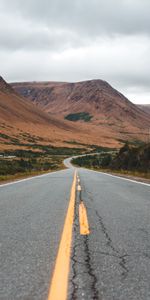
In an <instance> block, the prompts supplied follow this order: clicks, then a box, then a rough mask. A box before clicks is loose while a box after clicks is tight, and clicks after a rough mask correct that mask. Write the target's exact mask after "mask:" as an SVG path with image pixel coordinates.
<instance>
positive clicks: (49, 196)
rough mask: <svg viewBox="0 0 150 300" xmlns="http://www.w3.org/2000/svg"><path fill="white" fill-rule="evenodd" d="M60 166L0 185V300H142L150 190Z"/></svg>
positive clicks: (147, 283)
mask: <svg viewBox="0 0 150 300" xmlns="http://www.w3.org/2000/svg"><path fill="white" fill-rule="evenodd" d="M65 164H66V165H67V166H68V167H70V168H69V169H67V170H63V171H59V172H54V173H50V174H47V175H43V176H37V177H34V178H31V179H26V180H21V181H19V182H15V183H12V184H6V185H1V186H0V247H1V249H0V251H1V252H0V256H1V257H0V258H1V259H0V264H1V265H0V300H8V299H9V300H16V299H22V300H34V299H36V300H46V299H49V300H57V299H58V300H65V299H68V300H71V299H73V300H76V299H77V300H80V299H83V300H84V299H85V300H88V299H89V300H92V299H95V300H97V299H99V300H127V299H128V300H134V299H136V300H149V299H150V185H148V184H142V183H137V182H134V181H131V180H128V179H123V178H119V177H116V176H110V175H107V174H103V173H98V172H94V171H90V170H86V169H77V174H75V170H74V168H73V167H72V166H71V165H70V162H69V161H68V160H67V161H65ZM68 207H69V208H68ZM68 222H69V223H68ZM66 293H67V297H66Z"/></svg>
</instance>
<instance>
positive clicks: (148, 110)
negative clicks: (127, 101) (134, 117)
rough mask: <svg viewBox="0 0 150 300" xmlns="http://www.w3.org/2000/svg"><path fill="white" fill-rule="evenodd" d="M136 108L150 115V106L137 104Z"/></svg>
mask: <svg viewBox="0 0 150 300" xmlns="http://www.w3.org/2000/svg"><path fill="white" fill-rule="evenodd" d="M137 106H138V107H139V108H140V109H142V110H143V111H144V112H146V113H147V114H149V115H150V104H139V105H137Z"/></svg>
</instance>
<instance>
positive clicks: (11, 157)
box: [0, 144, 85, 181]
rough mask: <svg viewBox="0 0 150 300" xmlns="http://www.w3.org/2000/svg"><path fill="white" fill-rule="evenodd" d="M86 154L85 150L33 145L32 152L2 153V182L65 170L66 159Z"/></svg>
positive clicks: (0, 178)
mask: <svg viewBox="0 0 150 300" xmlns="http://www.w3.org/2000/svg"><path fill="white" fill-rule="evenodd" d="M83 152H85V149H83V148H65V147H60V148H58V147H53V146H46V145H37V144H36V145H32V150H11V151H1V152H0V181H4V180H9V179H13V178H20V177H26V176H28V175H29V176H30V175H34V174H35V175H36V174H40V173H45V172H51V171H54V170H60V169H63V168H64V165H63V160H64V159H65V158H66V157H69V156H73V155H79V154H81V153H83Z"/></svg>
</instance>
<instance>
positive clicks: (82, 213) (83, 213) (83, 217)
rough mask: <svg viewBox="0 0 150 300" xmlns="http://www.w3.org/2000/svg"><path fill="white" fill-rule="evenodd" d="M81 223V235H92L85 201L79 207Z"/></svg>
mask: <svg viewBox="0 0 150 300" xmlns="http://www.w3.org/2000/svg"><path fill="white" fill-rule="evenodd" d="M79 222H80V234H81V235H88V234H90V230H89V224H88V218H87V213H86V208H85V206H84V204H83V201H82V202H81V203H80V205H79Z"/></svg>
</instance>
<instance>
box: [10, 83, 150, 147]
mask: <svg viewBox="0 0 150 300" xmlns="http://www.w3.org/2000/svg"><path fill="white" fill-rule="evenodd" d="M12 87H13V88H14V89H15V90H16V91H17V92H18V93H19V94H20V95H22V96H24V97H26V98H27V102H32V103H34V104H35V105H36V106H38V107H39V108H40V109H42V110H43V111H44V112H47V113H49V114H53V116H57V117H58V118H59V119H60V120H64V119H65V120H66V119H67V120H68V124H69V123H71V124H73V123H75V126H76V128H77V129H78V130H79V129H82V130H86V132H89V137H90V141H91V138H92V137H93V136H95V138H96V137H97V142H98V143H104V142H105V143H107V145H112V144H113V143H114V144H117V143H118V144H119V142H121V141H126V140H144V141H145V140H147V135H148V131H147V128H149V127H150V120H149V115H148V114H147V113H146V112H145V111H143V110H142V109H141V108H140V107H138V106H136V105H134V104H133V103H132V102H130V101H129V100H128V99H127V98H126V97H124V96H123V95H122V94H121V93H120V92H118V91H117V90H115V89H114V88H113V87H111V86H110V85H109V84H108V83H107V82H105V81H103V80H89V81H83V82H76V83H65V82H25V83H13V84H12ZM70 121H72V122H70Z"/></svg>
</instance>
